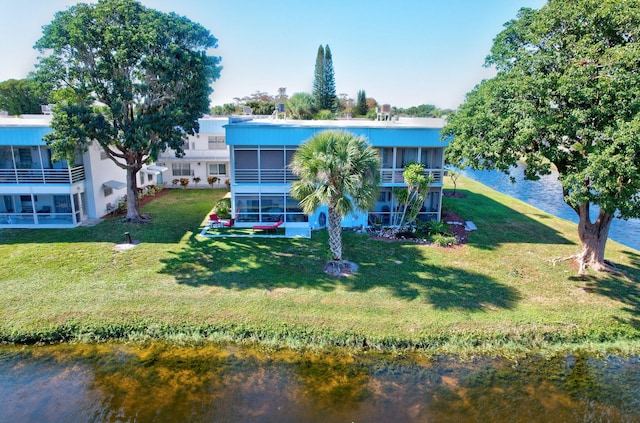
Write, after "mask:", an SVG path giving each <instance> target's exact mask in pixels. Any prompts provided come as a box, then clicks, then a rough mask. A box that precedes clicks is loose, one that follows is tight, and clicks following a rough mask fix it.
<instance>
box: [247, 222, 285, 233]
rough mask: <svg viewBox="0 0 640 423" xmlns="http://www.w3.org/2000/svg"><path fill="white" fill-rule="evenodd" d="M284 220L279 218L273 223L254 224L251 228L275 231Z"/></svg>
mask: <svg viewBox="0 0 640 423" xmlns="http://www.w3.org/2000/svg"><path fill="white" fill-rule="evenodd" d="M283 223H284V222H283V221H282V220H278V221H277V222H276V223H274V224H273V225H253V226H252V227H251V228H252V229H253V230H254V231H275V230H276V229H278V226H280V225H282V224H283Z"/></svg>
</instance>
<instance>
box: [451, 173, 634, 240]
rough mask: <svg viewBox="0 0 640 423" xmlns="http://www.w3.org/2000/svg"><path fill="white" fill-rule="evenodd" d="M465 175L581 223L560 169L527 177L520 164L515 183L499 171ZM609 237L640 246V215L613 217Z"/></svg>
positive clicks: (542, 208)
mask: <svg viewBox="0 0 640 423" xmlns="http://www.w3.org/2000/svg"><path fill="white" fill-rule="evenodd" d="M459 172H460V174H461V175H463V176H465V177H468V178H470V179H473V180H475V181H477V182H480V183H481V184H483V185H486V186H488V187H490V188H493V189H495V190H496V191H499V192H501V193H503V194H506V195H509V196H511V197H514V198H517V199H519V200H522V201H524V202H526V203H528V204H531V205H532V206H534V207H537V208H539V209H540V210H543V211H545V212H547V213H549V214H552V215H554V216H557V217H561V218H563V219H566V220H569V221H571V222H574V223H578V215H577V214H576V212H575V211H573V209H572V208H571V207H569V206H568V205H567V204H566V203H565V202H564V200H563V198H562V187H561V186H560V182H558V174H557V173H556V172H554V173H552V174H550V175H545V176H543V177H541V178H540V180H538V181H527V180H524V166H523V165H522V164H519V165H518V167H517V168H516V169H514V170H512V172H511V174H512V176H514V177H515V178H516V182H515V183H511V180H510V178H509V176H508V175H505V174H504V173H502V172H498V171H486V170H471V169H465V170H460V171H459ZM591 214H592V218H593V219H595V218H596V217H597V215H598V209H597V208H595V207H592V209H591ZM609 238H610V239H612V240H614V241H617V242H619V243H621V244H623V245H626V246H627V247H631V248H634V249H636V250H640V219H629V220H622V219H613V222H612V223H611V228H610V230H609Z"/></svg>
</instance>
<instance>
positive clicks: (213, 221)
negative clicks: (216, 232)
mask: <svg viewBox="0 0 640 423" xmlns="http://www.w3.org/2000/svg"><path fill="white" fill-rule="evenodd" d="M221 224H222V221H221V220H220V216H218V215H217V214H216V213H212V214H210V215H209V221H208V222H207V226H208V227H210V228H212V227H214V226H220V225H221Z"/></svg>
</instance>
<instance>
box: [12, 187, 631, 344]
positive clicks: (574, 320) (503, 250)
mask: <svg viewBox="0 0 640 423" xmlns="http://www.w3.org/2000/svg"><path fill="white" fill-rule="evenodd" d="M458 191H461V192H464V193H465V194H467V196H466V198H445V199H444V208H445V209H447V210H451V211H455V212H456V213H458V214H460V215H461V216H463V217H464V218H466V219H468V220H472V221H473V222H474V223H475V224H476V225H477V227H478V230H477V231H475V232H472V233H471V234H470V236H469V244H468V245H466V246H463V247H457V248H448V249H445V248H437V247H433V246H421V245H417V244H412V243H387V242H382V241H372V240H369V239H368V237H367V235H365V234H359V233H355V232H351V231H345V232H344V258H345V259H347V260H350V261H354V262H356V263H357V264H358V265H359V267H360V268H359V271H358V273H357V274H355V275H353V276H351V277H349V278H339V279H337V278H333V277H330V276H328V275H326V274H325V273H323V272H322V265H323V263H324V262H325V260H326V259H327V249H328V248H327V239H326V238H327V236H326V233H325V232H324V231H319V232H314V233H313V236H312V238H311V239H282V238H266V237H255V238H204V237H201V236H199V233H200V230H201V229H202V227H203V224H204V222H205V219H206V217H207V215H208V212H209V211H210V210H211V208H212V207H213V204H214V203H215V201H216V200H217V199H218V198H221V197H222V196H223V195H224V194H225V192H226V191H225V190H210V189H203V190H170V192H169V193H168V194H166V195H164V196H162V197H160V198H158V199H156V200H154V201H152V202H151V203H149V204H147V205H146V206H145V207H144V209H143V211H144V212H145V213H151V215H152V218H153V220H152V223H150V224H123V223H119V222H118V221H117V220H116V219H110V220H107V221H105V222H103V223H100V224H99V225H97V226H95V227H87V228H77V229H71V230H68V229H66V230H0V288H1V289H0V341H3V342H41V341H43V342H53V341H64V340H81V341H92V340H104V339H110V338H118V339H135V340H142V339H148V338H152V339H153V338H161V339H167V340H173V341H185V342H190V341H206V340H214V341H220V340H234V341H247V340H248V341H259V342H262V343H265V344H269V345H280V346H291V347H301V346H315V347H319V346H320V347H321V346H328V345H344V346H350V347H360V346H370V347H373V348H380V349H403V348H420V349H422V350H425V351H430V352H456V353H459V352H487V353H494V352H500V353H505V351H512V352H522V351H532V350H534V351H545V350H558V349H561V350H566V349H576V348H588V349H592V350H605V349H609V350H615V351H618V352H619V351H631V352H637V351H640V285H639V284H638V282H639V281H640V252H638V251H635V250H632V249H630V248H626V247H623V246H621V245H620V244H617V243H615V242H612V241H610V242H609V243H608V247H607V259H608V260H610V261H612V262H614V263H615V264H617V265H618V267H619V268H620V269H621V270H623V271H624V272H626V274H627V276H626V277H624V276H614V275H593V274H591V275H588V276H584V277H579V276H577V271H576V269H575V268H574V267H573V266H572V265H571V264H570V263H567V262H563V263H559V264H557V265H555V266H554V265H553V264H552V262H551V260H552V259H556V258H560V257H565V256H568V255H571V254H574V253H576V252H577V251H578V250H579V247H578V245H577V244H576V242H577V232H576V226H575V225H574V224H572V223H570V222H567V221H564V220H561V219H557V218H555V217H552V216H550V215H547V214H545V213H543V212H542V211H540V210H538V209H535V208H532V207H530V206H528V205H526V204H525V203H522V202H520V201H518V200H514V199H512V198H509V197H507V196H503V195H501V194H498V193H496V192H495V191H492V190H490V189H488V188H486V187H484V186H483V185H480V184H477V183H475V182H473V181H471V180H468V179H463V178H460V180H459V181H458ZM125 232H130V234H131V236H132V238H133V239H134V240H139V241H140V244H139V245H137V246H136V247H135V248H133V249H131V250H128V251H116V250H115V249H114V245H115V244H116V243H121V242H123V241H124V233H125Z"/></svg>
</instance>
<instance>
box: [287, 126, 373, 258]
mask: <svg viewBox="0 0 640 423" xmlns="http://www.w3.org/2000/svg"><path fill="white" fill-rule="evenodd" d="M290 166H291V170H292V172H293V173H294V174H295V175H296V176H298V178H299V180H298V181H296V182H294V183H293V185H292V186H291V195H292V196H293V197H294V198H295V199H296V200H298V201H299V202H300V206H301V207H302V210H303V211H304V212H305V213H307V214H312V213H313V212H315V211H316V210H317V209H318V207H320V206H321V205H326V206H328V208H329V249H330V251H331V256H332V258H333V260H334V261H337V262H342V228H341V221H342V217H343V216H346V215H348V214H350V213H352V212H355V211H361V212H367V211H369V210H370V209H371V208H373V205H374V204H375V202H376V199H377V197H378V178H379V168H380V159H379V158H378V153H377V152H376V150H375V149H374V148H373V147H371V145H370V144H369V143H368V141H367V139H366V138H365V137H363V136H359V137H358V136H355V135H354V134H352V133H350V132H346V131H338V130H327V131H323V132H320V133H318V134H316V135H314V136H313V137H311V138H310V139H309V140H307V141H306V142H305V143H304V144H302V145H301V146H300V148H298V150H297V151H296V153H295V154H294V156H293V159H292V161H291V164H290Z"/></svg>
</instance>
